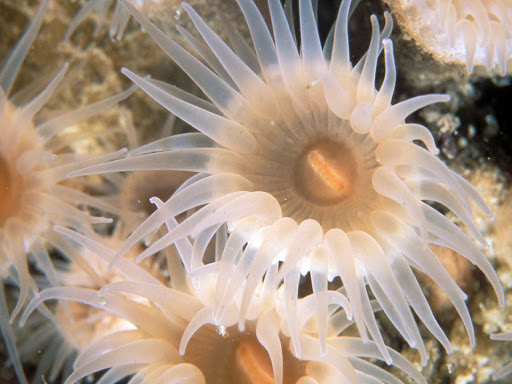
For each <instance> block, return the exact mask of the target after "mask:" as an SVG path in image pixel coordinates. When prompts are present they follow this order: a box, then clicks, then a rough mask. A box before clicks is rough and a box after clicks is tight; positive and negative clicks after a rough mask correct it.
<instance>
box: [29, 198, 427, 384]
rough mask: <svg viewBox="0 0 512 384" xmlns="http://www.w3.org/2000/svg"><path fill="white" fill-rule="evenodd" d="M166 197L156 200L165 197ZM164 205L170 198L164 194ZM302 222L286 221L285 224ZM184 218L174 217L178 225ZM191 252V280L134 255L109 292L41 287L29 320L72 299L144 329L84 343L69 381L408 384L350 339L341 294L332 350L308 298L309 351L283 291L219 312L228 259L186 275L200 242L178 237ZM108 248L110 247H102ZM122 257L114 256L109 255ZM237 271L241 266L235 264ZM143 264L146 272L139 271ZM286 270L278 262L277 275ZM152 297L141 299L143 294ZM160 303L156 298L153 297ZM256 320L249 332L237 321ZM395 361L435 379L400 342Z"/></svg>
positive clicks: (305, 330)
mask: <svg viewBox="0 0 512 384" xmlns="http://www.w3.org/2000/svg"><path fill="white" fill-rule="evenodd" d="M155 200H157V199H154V200H153V201H155ZM156 202H157V204H158V205H161V204H162V202H161V201H156ZM287 223H288V224H292V220H291V219H284V221H283V223H282V225H286V224H287ZM176 224H177V223H176V222H175V221H170V222H168V228H169V229H170V228H172V227H174V226H175V225H176ZM56 229H57V230H58V231H59V232H63V231H64V232H65V233H66V234H68V236H70V237H71V238H74V239H75V240H77V241H79V242H81V243H82V244H84V245H86V246H88V247H89V248H90V249H98V247H97V244H96V243H95V241H93V240H92V239H87V238H85V237H84V236H82V235H80V234H78V233H76V232H73V231H70V230H66V229H63V228H56ZM177 247H178V248H179V249H180V250H181V251H180V256H181V257H182V262H183V264H182V266H181V270H182V272H183V274H184V276H185V280H184V281H183V282H178V281H176V280H172V281H171V285H172V287H170V288H169V287H168V286H166V285H165V284H161V283H158V282H155V281H151V278H150V277H149V276H145V275H142V274H141V270H140V269H137V266H136V265H135V264H133V263H132V262H131V261H130V260H124V259H123V260H121V263H120V264H119V265H117V264H116V266H115V267H114V268H115V269H118V272H121V273H123V275H124V277H125V279H126V280H125V281H119V282H116V283H111V284H109V285H106V286H105V287H103V288H102V289H101V290H99V291H96V290H91V289H84V288H71V289H70V288H69V287H54V288H49V289H47V290H43V291H41V293H40V295H39V296H38V297H37V298H35V299H34V300H32V301H31V303H30V304H29V305H28V306H27V308H26V311H25V312H24V314H23V316H22V319H21V324H23V323H24V322H25V320H26V319H27V318H28V316H29V315H30V313H31V312H32V311H33V310H34V309H35V308H37V307H38V306H39V305H41V303H43V302H44V301H46V300H51V299H58V300H66V301H69V300H72V301H76V302H78V303H82V304H80V305H83V304H87V305H90V306H92V307H94V308H96V309H95V310H96V311H98V310H99V311H102V312H105V313H113V314H115V315H116V316H121V317H123V318H124V319H126V320H127V321H129V322H130V323H131V324H134V325H136V328H135V329H129V330H123V331H118V332H114V333H111V334H109V335H106V336H104V337H102V338H100V339H98V340H97V341H94V342H92V343H91V344H90V345H89V346H88V347H87V348H85V349H83V351H82V353H81V354H80V355H79V356H78V358H77V359H76V361H75V364H74V372H73V373H72V374H71V375H70V376H69V377H68V378H67V380H66V382H65V384H72V383H75V382H77V381H78V380H80V379H81V378H84V377H86V376H88V375H90V374H94V373H95V372H99V371H101V370H104V369H109V370H108V371H107V372H106V373H104V375H103V376H102V377H101V379H99V381H98V383H102V384H106V383H115V382H118V380H121V379H122V378H123V377H126V376H129V375H134V376H133V378H132V380H135V381H137V380H143V382H151V383H178V382H179V383H185V382H186V383H195V384H198V383H205V382H208V383H209V382H218V383H226V384H228V383H242V382H243V383H258V384H265V383H269V384H270V383H276V384H282V383H328V382H347V383H352V384H355V383H399V382H400V381H399V380H397V379H396V378H394V377H393V376H392V375H390V374H389V373H387V372H386V371H385V370H383V369H382V368H380V367H378V366H376V365H373V364H372V363H370V362H368V361H366V360H365V358H377V359H379V358H381V354H380V352H379V350H378V348H377V347H376V345H375V344H374V343H373V342H363V341H362V340H361V339H359V338H354V337H344V336H340V333H342V332H343V331H344V330H345V328H346V327H347V326H349V325H350V324H351V322H350V321H349V320H348V318H347V316H350V315H351V308H350V305H349V303H348V300H347V299H346V298H345V297H344V296H343V295H342V294H341V293H339V292H337V291H331V292H329V294H328V295H327V296H326V299H327V300H328V302H329V304H332V305H333V307H332V308H333V313H332V315H330V316H329V318H328V327H326V328H325V331H326V333H327V342H328V344H327V353H322V352H321V347H320V343H319V341H318V338H317V337H316V335H317V333H318V331H319V329H318V327H319V326H322V325H320V324H319V323H318V322H316V321H314V319H313V317H314V312H315V311H314V306H315V301H316V300H315V298H314V297H313V296H307V297H305V298H303V299H301V300H299V301H298V303H297V305H298V308H299V314H300V315H299V317H298V319H297V323H298V325H299V335H300V339H301V344H302V345H304V347H305V348H304V353H303V355H302V356H301V357H299V356H297V355H296V354H295V353H294V352H293V350H294V349H293V347H292V346H291V343H290V341H289V340H290V329H289V326H288V322H286V321H285V320H284V312H285V308H284V303H285V302H286V301H285V300H283V297H281V296H283V295H285V294H286V293H285V292H284V291H283V290H282V289H280V290H277V291H276V290H274V289H273V288H272V287H270V286H268V285H266V284H264V283H263V282H262V281H260V282H259V283H258V285H257V287H256V290H255V294H254V295H253V300H252V302H251V306H250V308H248V310H247V311H246V312H244V313H245V314H242V312H241V307H240V304H241V303H242V301H241V292H238V294H237V297H236V298H235V300H233V301H232V302H231V304H230V305H229V308H227V309H226V311H225V312H224V313H223V314H222V315H220V316H219V317H218V318H216V316H215V314H214V312H213V311H214V310H215V306H214V302H215V297H216V289H217V286H218V284H217V281H218V279H219V276H218V272H217V267H219V265H218V263H211V264H206V265H204V264H202V263H200V265H199V266H198V273H195V274H185V270H184V268H183V265H190V263H191V261H192V260H191V258H192V255H193V252H192V251H193V250H192V244H191V243H190V242H189V241H188V240H187V239H182V240H179V241H178V242H177ZM101 253H104V251H101ZM113 256H114V254H113V253H110V254H109V256H107V257H106V258H105V260H109V259H111V258H112V257H113ZM232 267H233V268H234V267H235V265H232ZM135 271H137V273H133V272H135ZM277 273H278V267H277V265H274V267H273V268H271V270H270V271H269V274H271V275H275V274H277ZM142 300H143V301H145V302H141V301H142ZM149 303H150V304H149ZM241 321H243V322H246V323H247V324H246V326H245V328H244V330H243V331H242V330H240V327H237V326H236V324H237V323H240V322H241ZM387 351H388V353H389V355H390V356H392V357H393V362H394V364H395V366H396V367H397V368H399V369H401V370H402V371H404V372H405V373H406V374H407V375H408V376H410V378H411V379H412V380H414V381H415V382H417V383H425V381H424V379H423V378H422V376H421V374H420V373H419V372H418V371H417V370H416V369H415V368H414V366H413V365H412V364H411V363H409V362H408V361H407V360H406V359H405V358H403V357H402V356H401V355H399V354H398V353H396V352H395V351H393V350H391V349H387Z"/></svg>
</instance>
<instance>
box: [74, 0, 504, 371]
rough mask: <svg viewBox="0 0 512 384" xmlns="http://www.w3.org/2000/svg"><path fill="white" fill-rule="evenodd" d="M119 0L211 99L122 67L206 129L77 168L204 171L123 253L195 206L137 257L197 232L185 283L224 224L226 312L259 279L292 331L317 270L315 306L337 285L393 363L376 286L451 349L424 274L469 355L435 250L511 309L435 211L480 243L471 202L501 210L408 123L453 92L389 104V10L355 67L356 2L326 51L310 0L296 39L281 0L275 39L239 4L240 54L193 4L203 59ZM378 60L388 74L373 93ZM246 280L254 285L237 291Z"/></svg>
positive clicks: (460, 236) (250, 7)
mask: <svg viewBox="0 0 512 384" xmlns="http://www.w3.org/2000/svg"><path fill="white" fill-rule="evenodd" d="M123 3H124V4H125V5H126V6H127V7H128V8H129V9H130V11H131V13H132V14H133V15H134V16H135V18H136V19H137V20H138V21H139V22H140V23H141V25H142V26H143V28H144V30H145V31H147V32H148V33H149V34H151V36H152V37H153V38H154V39H155V41H156V42H157V43H158V44H159V45H160V47H162V49H164V50H165V51H166V52H167V54H168V55H169V56H171V57H172V58H173V59H174V60H175V61H176V63H177V64H178V65H179V66H180V67H181V68H182V69H183V70H184V71H185V72H186V73H187V74H188V75H189V76H190V77H191V78H192V79H193V80H194V81H195V82H196V83H197V85H198V86H199V87H200V88H201V90H202V91H203V92H204V94H205V95H206V96H207V97H208V98H209V99H210V101H206V100H201V99H198V98H196V97H193V96H191V95H189V94H187V93H185V92H184V91H182V90H179V89H176V88H175V87H172V86H170V85H168V84H165V83H162V82H160V81H156V80H151V79H146V78H142V77H139V76H137V75H136V74H134V73H133V72H131V71H129V70H126V69H124V70H123V72H124V73H125V74H126V75H127V76H128V77H129V78H130V79H132V80H133V81H134V82H135V83H136V84H137V85H138V86H139V87H141V88H142V89H143V90H144V91H145V92H147V93H148V94H149V95H150V96H151V97H153V98H154V99H155V100H156V101H158V102H159V103H160V104H162V105H163V106H164V107H165V108H167V109H168V110H169V111H170V112H172V113H174V114H175V115H176V116H178V117H179V118H181V119H183V120H184V121H186V122H187V123H189V124H190V125H192V126H193V127H195V128H197V129H198V130H199V131H200V133H189V134H182V135H174V136H170V137H168V138H166V139H162V140H160V141H158V142H156V143H154V144H148V145H145V146H144V147H142V148H140V149H139V150H135V151H132V152H131V153H130V154H129V156H128V158H126V159H121V160H116V161H112V162H109V163H105V164H101V165H97V166H92V167H89V168H86V169H84V170H82V171H79V172H75V173H72V175H85V174H95V173H110V172H118V171H135V170H165V169H170V170H183V171H193V172H199V173H198V175H196V176H194V177H192V178H191V179H189V180H188V181H187V182H186V185H184V186H183V188H182V189H181V190H180V191H179V192H178V193H176V194H174V195H173V196H172V197H171V198H170V199H169V200H168V201H167V202H166V203H165V204H163V205H162V206H161V207H160V208H159V209H158V210H157V211H156V212H155V213H154V214H152V215H151V216H150V217H149V218H148V219H147V220H146V221H145V222H144V223H143V224H142V225H141V226H140V227H139V228H137V229H136V230H135V231H134V232H133V233H132V234H131V235H130V237H129V238H128V239H127V241H126V242H125V243H124V244H123V245H122V246H121V248H120V250H119V255H122V254H124V253H125V252H126V251H127V250H128V249H130V247H132V246H133V245H135V244H136V243H137V242H139V241H141V240H143V239H144V238H145V237H146V236H147V235H148V234H149V233H152V232H154V231H156V230H157V229H158V228H159V227H160V226H162V225H163V224H165V223H166V222H167V221H168V220H170V219H173V218H174V217H175V216H176V215H178V214H180V213H182V212H186V211H188V210H190V209H192V208H199V209H198V210H197V212H195V213H194V214H193V215H191V216H190V217H188V218H187V219H186V220H184V221H182V222H180V224H179V225H178V226H177V227H175V228H173V229H172V230H170V231H169V233H167V234H166V235H165V236H163V237H162V238H160V239H159V240H157V241H156V242H155V243H154V244H152V245H151V246H150V247H149V248H148V249H147V250H145V251H144V252H143V253H142V254H141V255H140V256H139V258H138V259H139V260H142V259H144V258H145V257H148V256H149V255H151V254H153V253H154V252H157V251H159V250H161V249H163V248H165V247H167V246H169V245H171V244H173V243H175V242H176V241H178V240H180V239H183V238H184V237H187V236H191V238H192V239H194V254H193V256H192V262H191V264H190V265H186V267H187V272H188V273H194V271H195V270H196V269H197V266H198V265H199V261H200V260H201V258H202V257H203V252H204V249H205V247H206V244H208V242H209V241H210V239H211V238H212V237H213V236H214V234H215V232H216V231H217V230H218V229H219V228H222V227H223V225H224V224H227V229H228V232H229V237H228V240H227V242H226V247H225V249H224V251H223V252H222V253H221V258H220V261H221V263H220V264H219V268H220V270H219V282H218V284H220V287H218V288H217V292H219V293H218V295H220V296H219V298H218V301H217V302H216V305H217V313H220V312H222V309H225V308H227V307H229V305H231V304H232V301H233V300H234V298H235V297H239V296H238V295H239V293H240V292H241V291H243V295H242V296H241V297H242V298H243V299H242V303H241V306H242V308H248V307H249V305H250V302H251V298H252V295H253V294H254V290H255V289H256V286H257V285H258V284H259V282H260V281H261V280H264V281H265V282H266V283H267V284H270V285H271V286H272V287H273V288H274V289H278V288H279V287H280V286H281V285H283V289H284V292H285V295H284V297H285V299H286V318H287V321H289V322H290V324H291V323H294V322H295V321H296V320H295V319H296V318H297V316H298V307H297V305H296V302H297V300H298V285H299V281H300V275H301V274H302V275H307V274H308V273H310V279H311V282H312V288H313V292H314V294H319V295H320V296H322V295H324V293H322V292H324V291H325V290H326V289H327V288H326V287H327V280H329V281H330V280H333V279H334V278H339V279H340V280H341V282H342V283H343V285H344V288H345V289H346V292H347V296H348V298H349V300H350V302H351V303H352V306H353V309H354V317H355V322H356V325H357V327H358V329H359V332H360V334H361V336H362V338H363V340H367V339H368V338H369V336H368V332H369V333H370V334H371V336H372V338H373V339H374V340H375V342H376V343H377V345H378V346H379V349H380V351H381V353H382V354H383V356H384V357H385V359H386V361H387V362H388V363H390V362H391V356H390V355H389V354H388V352H387V349H386V348H385V346H384V342H383V339H382V336H381V334H380V331H379V329H378V326H377V323H376V321H375V318H374V316H373V311H372V310H371V305H370V299H369V296H368V293H367V290H366V287H365V286H366V284H368V285H369V286H370V288H371V290H372V292H373V294H374V295H375V297H376V298H377V300H378V302H379V304H380V305H381V306H382V308H383V310H384V312H385V313H386V314H387V316H388V317H389V318H390V320H391V321H392V323H393V324H394V325H395V327H396V328H397V329H398V330H399V332H400V333H401V334H402V335H403V337H404V338H405V339H406V340H407V342H408V343H409V344H410V345H411V346H412V347H416V348H418V349H419V351H420V354H421V356H422V360H423V361H424V362H426V360H427V353H426V350H425V346H424V343H423V340H422V337H421V335H420V333H419V329H418V325H417V323H416V319H415V318H414V315H413V312H412V310H414V311H415V312H416V314H417V315H418V317H419V318H420V319H421V320H422V321H423V323H424V324H425V326H426V327H427V328H428V329H429V330H430V331H431V332H432V333H433V334H434V335H435V337H436V338H437V339H438V340H439V341H440V342H441V343H442V344H443V345H444V347H445V348H446V349H447V350H448V351H449V352H450V351H451V346H450V343H449V341H448V339H447V337H446V335H445V334H444V332H443V330H442V329H441V328H440V326H439V324H438V322H437V320H436V319H435V317H434V315H433V314H432V311H431V309H430V307H429V305H428V303H427V300H426V298H425V296H424V294H423V292H422V290H421V287H420V285H419V283H418V282H417V280H416V277H415V276H414V273H413V268H414V269H417V270H419V271H422V272H424V273H425V274H427V275H429V276H430V277H431V278H432V279H433V280H434V281H435V283H437V284H438V285H439V286H440V287H441V289H442V290H443V291H444V292H445V293H446V294H447V296H448V297H449V298H450V301H451V302H452V303H453V305H454V306H455V308H456V310H457V311H458V313H459V314H460V317H461V318H462V320H463V322H464V325H465V327H466V329H467V333H468V336H469V339H470V344H471V345H472V346H473V345H474V343H475V337H474V330H473V325H472V321H471V317H470V314H469V312H468V310H467V307H466V305H465V302H464V301H465V299H466V295H465V294H464V292H462V290H461V289H460V288H459V287H458V286H457V284H456V283H455V282H454V280H453V279H452V278H451V277H450V275H449V274H448V272H447V271H446V269H445V268H444V267H443V266H442V264H441V263H440V262H439V260H438V259H437V258H436V256H435V255H434V254H433V253H432V252H431V251H430V250H429V248H428V247H427V245H428V244H437V245H440V246H443V247H447V248H450V249H453V250H454V251H456V252H458V253H460V254H461V255H462V256H464V257H465V258H467V259H469V260H470V261H471V262H472V263H474V264H475V265H477V266H478V267H479V268H480V269H481V270H482V271H483V272H484V274H485V275H486V276H487V278H488V279H489V281H490V282H491V284H492V285H493V287H494V289H495V291H496V294H497V296H498V298H499V302H500V304H501V305H503V303H504V297H503V290H502V287H501V284H500V282H499V279H498V277H497V275H496V272H495V271H494V269H493V268H492V265H491V264H490V262H489V261H488V260H487V259H486V257H485V256H484V255H483V253H482V252H481V251H480V250H479V249H478V247H477V246H476V245H475V244H474V242H473V239H472V238H471V237H470V236H468V235H467V234H466V233H465V232H464V231H463V230H462V229H460V228H459V227H458V226H457V225H455V224H454V223H453V222H451V221H450V220H448V219H447V218H446V217H445V216H444V215H443V214H441V213H440V212H439V211H437V210H436V209H434V208H433V207H432V206H431V205H429V204H427V203H426V202H425V201H435V202H437V203H439V204H442V205H444V206H445V207H447V208H448V209H450V210H451V211H452V212H453V213H454V214H455V215H456V216H458V217H459V218H460V220H461V222H463V223H464V224H465V225H466V226H467V227H468V229H469V230H470V231H471V233H472V234H473V235H474V237H476V238H477V239H478V240H480V241H481V242H482V243H484V240H483V237H482V236H481V234H480V233H479V231H478V228H477V227H476V225H475V223H474V222H473V220H472V208H471V204H472V201H473V202H475V203H476V204H477V205H478V206H479V207H480V209H482V210H483V211H484V212H485V213H487V214H488V215H490V212H489V209H488V207H487V206H486V204H485V202H484V201H483V199H482V197H481V196H480V195H479V193H478V192H477V191H476V190H475V189H474V188H473V187H472V186H471V185H470V184H469V183H468V182H467V181H466V180H464V179H463V178H462V177H460V176H459V175H457V174H456V173H454V172H452V171H451V170H449V169H448V168H447V167H446V165H444V164H443V163H442V162H441V161H440V160H439V159H438V158H437V157H436V155H437V153H438V150H437V148H436V146H435V143H434V140H433V137H432V135H431V134H430V132H429V131H428V130H427V129H426V128H425V127H423V126H421V125H418V124H407V123H405V118H406V117H407V116H409V115H410V114H411V113H412V112H414V111H416V110H418V109H420V108H422V107H424V106H426V105H429V104H432V103H436V102H443V101H447V100H448V96H446V95H426V96H418V97H416V98H412V99H409V100H405V101H403V102H400V103H399V104H396V105H391V99H392V95H393V91H394V87H395V77H396V70H395V64H394V56H393V46H392V42H391V41H390V40H389V39H388V37H389V35H390V33H391V28H392V20H391V18H390V16H389V15H388V14H386V25H385V27H384V29H383V30H382V31H380V28H379V24H378V21H377V18H376V17H375V16H372V17H371V21H372V38H371V42H370V47H369V49H368V51H367V52H366V54H365V55H364V56H363V58H362V59H361V60H360V61H359V62H358V63H357V64H356V65H355V66H353V65H352V63H351V61H350V57H351V56H350V52H349V42H348V18H349V17H348V15H349V11H350V1H349V0H345V1H343V2H342V4H341V6H340V10H339V14H338V17H337V20H336V24H335V26H334V28H333V30H332V32H331V34H330V35H329V37H328V38H327V41H326V43H325V44H324V45H323V46H322V45H321V42H320V38H319V35H318V31H317V27H316V18H315V9H314V7H313V6H312V4H311V1H309V0H301V1H299V14H300V22H299V24H300V33H299V34H297V33H296V32H295V28H294V20H293V18H292V15H293V11H292V9H291V2H287V5H286V6H285V7H284V8H283V7H282V6H281V4H280V3H279V1H278V0H269V8H270V13H271V18H272V29H273V32H274V37H273V38H272V36H271V34H270V31H269V28H268V27H267V25H266V24H265V22H264V19H263V17H262V15H261V14H260V12H259V11H258V9H257V7H256V6H255V4H254V3H253V1H251V0H239V1H238V3H239V5H240V7H241V9H242V12H243V13H244V15H245V19H246V21H247V23H248V26H249V30H250V32H251V36H252V43H253V44H254V49H252V48H250V47H249V46H248V45H247V43H245V42H244V41H243V40H241V39H234V41H233V47H234V48H233V49H231V48H230V47H229V46H228V45H227V44H226V43H225V42H223V41H222V40H221V39H220V38H219V37H218V36H217V35H216V34H215V33H214V32H213V31H212V30H211V29H210V28H209V27H208V26H207V25H206V23H205V22H204V21H203V20H202V19H201V17H200V16H199V15H198V14H197V13H196V12H195V11H194V10H193V9H192V8H191V7H190V6H189V5H188V4H185V3H184V4H183V7H184V9H185V10H186V12H187V13H188V14H189V16H190V17H191V19H192V21H193V23H194V25H195V26H196V28H197V30H198V31H199V34H200V35H201V36H202V38H203V41H200V40H199V39H197V38H196V37H194V36H193V35H192V34H191V33H189V32H188V31H186V30H184V29H183V28H180V27H179V30H180V32H181V33H182V34H183V35H184V36H185V38H187V39H188V40H189V42H190V43H191V45H192V46H193V47H194V48H195V49H196V51H197V53H198V54H199V55H200V56H202V58H203V59H204V61H205V62H206V63H207V64H208V65H205V64H203V63H202V62H200V61H199V60H197V59H196V58H195V57H194V56H193V55H191V54H190V53H188V52H187V51H186V50H185V49H183V48H182V47H180V46H179V45H178V44H176V43H175V42H174V41H173V40H172V39H170V38H168V37H167V36H165V35H164V34H163V33H162V32H161V31H160V30H159V29H158V28H156V27H155V26H154V25H153V24H152V23H151V22H150V21H149V20H148V19H147V18H146V17H145V16H144V15H142V14H141V13H140V12H138V11H137V10H136V9H135V8H134V7H133V6H131V5H130V4H129V3H128V2H125V1H123ZM299 37H300V50H299V49H298V48H297V43H296V41H297V39H298V38H299ZM382 50H384V56H385V64H386V71H385V77H384V80H383V82H382V85H381V87H380V89H379V91H376V90H375V77H376V68H377V62H378V57H379V55H380V52H381V51H382ZM471 200H472V201H471ZM203 206H204V207H203ZM288 220H291V223H290V222H289V221H288ZM284 223H286V225H285V224H284ZM256 245H258V247H257V248H255V246H256ZM222 261H225V262H226V265H228V266H230V265H232V263H235V264H236V267H235V269H234V270H233V269H231V268H223V267H221V265H222ZM276 265H279V268H278V269H279V270H278V272H277V275H276V276H275V278H273V280H272V281H268V280H269V277H268V276H269V271H271V270H272V269H273V268H275V266H276ZM246 279H247V281H248V283H247V284H246V285H242V282H243V281H245V280H246ZM327 309H328V304H327V302H326V301H325V300H323V301H319V305H318V306H317V314H316V317H317V318H318V319H319V321H324V322H325V319H326V316H327V315H326V313H327ZM411 309H412V310H411ZM243 310H245V309H242V311H243ZM298 329H299V328H298V327H292V326H290V332H291V340H292V343H293V345H294V350H295V353H296V355H297V356H299V357H300V356H301V353H302V352H301V350H302V348H301V345H300V338H299V334H298ZM320 329H322V327H320ZM320 345H321V346H322V348H323V349H322V350H323V352H325V350H326V345H327V342H326V335H325V334H322V335H320Z"/></svg>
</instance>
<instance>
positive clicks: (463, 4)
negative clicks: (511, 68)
mask: <svg viewBox="0 0 512 384" xmlns="http://www.w3.org/2000/svg"><path fill="white" fill-rule="evenodd" d="M386 2H387V3H388V5H389V6H390V7H391V8H392V9H393V10H394V11H395V12H396V14H397V15H398V16H399V20H400V24H401V25H402V26H403V27H404V28H405V31H406V32H407V33H408V34H409V35H410V36H412V38H413V39H414V40H415V41H416V42H417V43H418V44H419V45H420V46H421V47H422V48H423V49H425V50H426V51H427V52H430V53H431V54H432V55H434V57H435V58H437V59H439V60H441V61H442V62H456V63H465V64H466V68H467V71H468V73H471V72H473V67H474V65H480V66H485V67H486V68H487V70H488V71H491V70H493V69H496V67H499V70H500V72H501V74H502V75H505V74H506V73H507V67H508V61H509V60H510V59H511V58H512V3H511V2H510V1H509V0H464V1H462V0H412V1H411V0H398V1H395V0H393V1H391V0H386Z"/></svg>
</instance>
